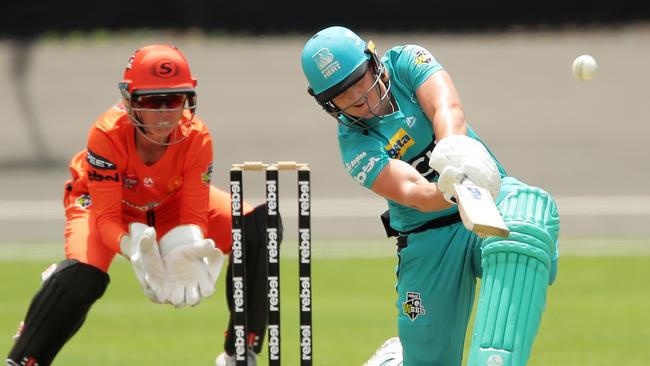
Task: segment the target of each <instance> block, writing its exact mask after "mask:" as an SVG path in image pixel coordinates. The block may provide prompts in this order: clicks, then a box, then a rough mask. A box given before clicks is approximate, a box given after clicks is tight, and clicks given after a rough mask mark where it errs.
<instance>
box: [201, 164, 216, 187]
mask: <svg viewBox="0 0 650 366" xmlns="http://www.w3.org/2000/svg"><path fill="white" fill-rule="evenodd" d="M212 171H213V169H212V163H210V164H208V169H207V170H206V171H205V172H204V173H203V174H201V182H203V184H205V185H208V184H210V182H211V181H212Z"/></svg>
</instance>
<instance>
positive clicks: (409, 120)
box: [406, 116, 418, 128]
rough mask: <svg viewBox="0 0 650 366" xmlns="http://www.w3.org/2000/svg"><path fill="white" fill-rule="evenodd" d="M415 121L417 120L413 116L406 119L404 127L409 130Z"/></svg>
mask: <svg viewBox="0 0 650 366" xmlns="http://www.w3.org/2000/svg"><path fill="white" fill-rule="evenodd" d="M417 120H418V119H417V118H415V117H413V116H410V117H406V125H407V126H409V128H413V125H415V122H416V121H417Z"/></svg>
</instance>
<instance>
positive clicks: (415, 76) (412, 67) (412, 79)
mask: <svg viewBox="0 0 650 366" xmlns="http://www.w3.org/2000/svg"><path fill="white" fill-rule="evenodd" d="M393 67H394V72H395V73H397V75H398V77H399V78H400V80H402V81H403V82H404V84H405V85H406V86H407V87H409V89H411V90H412V91H416V90H417V89H418V88H419V87H420V85H422V84H423V83H424V82H425V81H426V80H427V79H428V78H429V76H431V75H433V74H434V73H435V72H436V71H440V70H443V67H442V65H441V64H440V63H438V61H436V59H435V58H434V57H433V55H431V53H430V52H429V51H428V50H427V49H425V48H424V47H421V46H418V45H407V46H403V47H402V48H401V50H400V51H399V52H398V54H397V55H396V57H395V62H394V66H393Z"/></svg>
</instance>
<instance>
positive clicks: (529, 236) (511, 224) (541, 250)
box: [481, 187, 560, 269]
mask: <svg viewBox="0 0 650 366" xmlns="http://www.w3.org/2000/svg"><path fill="white" fill-rule="evenodd" d="M498 207H499V211H500V212H501V216H502V217H503V221H504V222H505V223H506V225H507V226H508V228H509V229H510V236H508V238H505V239H503V238H499V237H489V238H486V239H485V240H484V241H483V244H482V246H481V248H482V252H483V256H485V255H487V254H491V253H503V252H508V253H520V254H524V255H527V256H531V257H534V258H537V259H539V260H540V261H541V262H542V263H544V264H545V265H546V267H547V268H549V269H550V268H551V261H552V260H553V259H554V258H555V257H556V251H557V239H558V235H559V231H560V217H559V214H558V211H557V206H556V204H555V201H554V200H553V198H552V197H551V196H550V195H549V194H548V193H547V192H545V191H544V190H542V189H539V188H535V187H526V188H519V189H517V190H515V191H514V192H512V193H510V194H509V195H508V196H506V197H505V198H504V199H503V200H502V201H501V203H499V206H498Z"/></svg>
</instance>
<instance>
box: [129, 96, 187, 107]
mask: <svg viewBox="0 0 650 366" xmlns="http://www.w3.org/2000/svg"><path fill="white" fill-rule="evenodd" d="M186 100H187V95H185V94H160V95H147V96H142V97H139V98H138V99H136V101H137V103H138V104H139V105H140V106H141V107H142V108H146V109H162V107H163V105H164V106H165V108H168V109H176V108H182V107H184V106H185V101H186Z"/></svg>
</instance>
